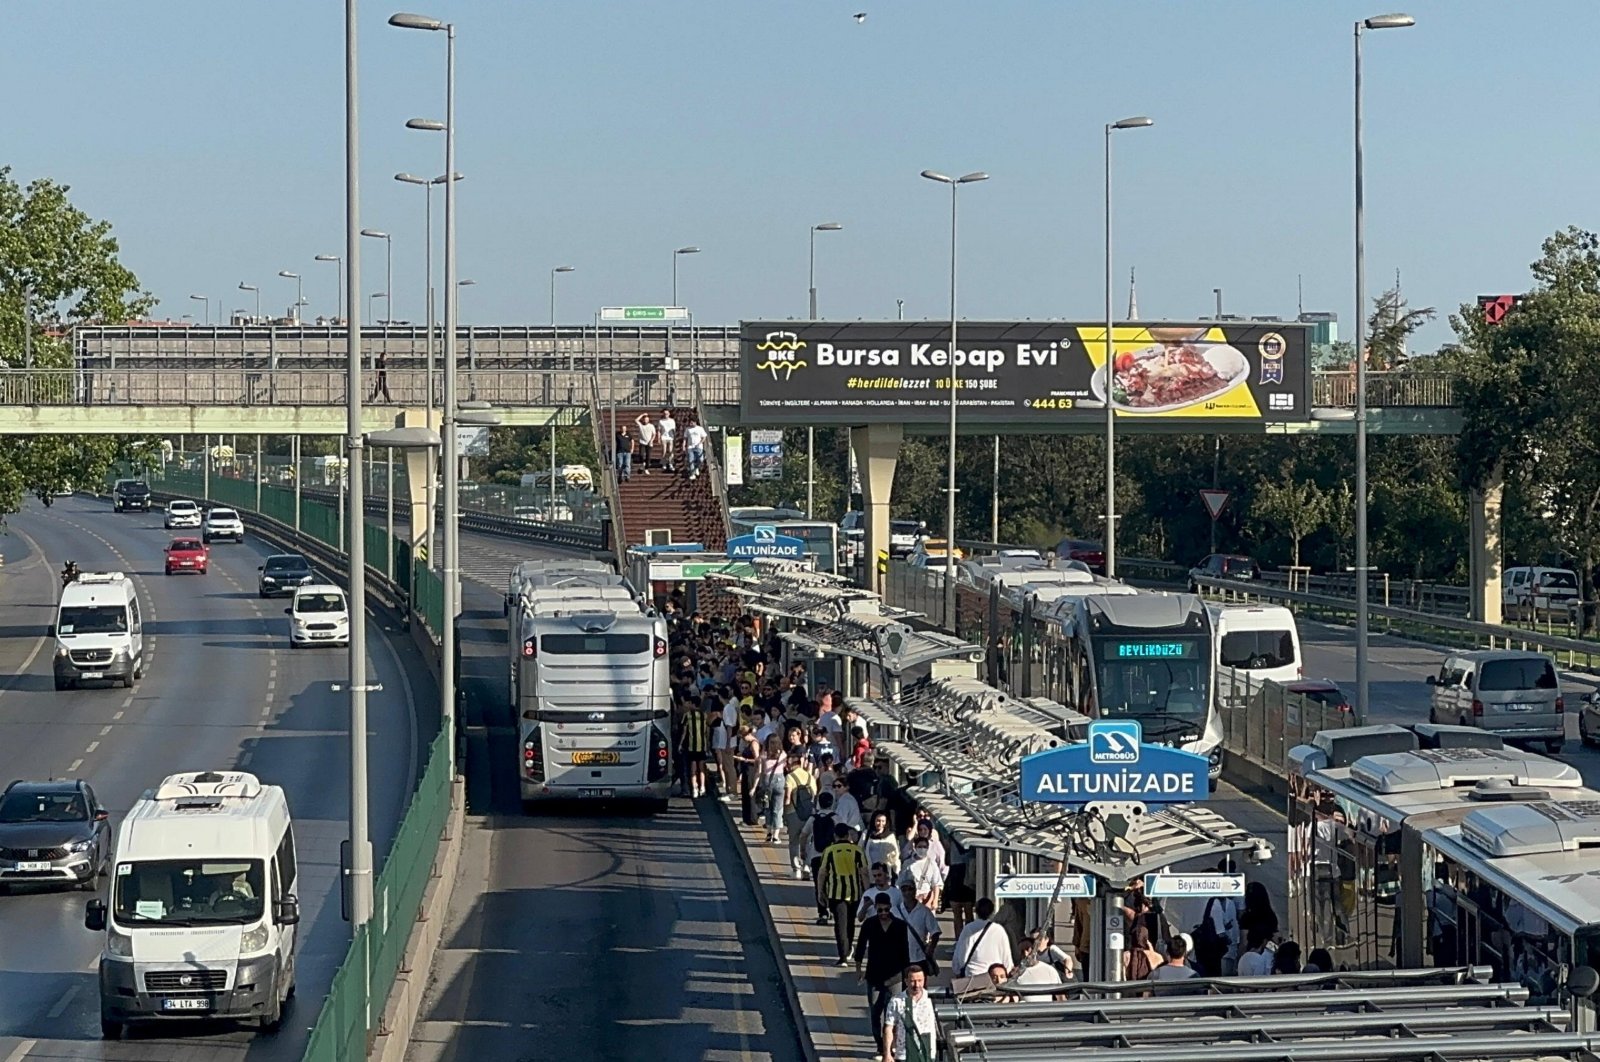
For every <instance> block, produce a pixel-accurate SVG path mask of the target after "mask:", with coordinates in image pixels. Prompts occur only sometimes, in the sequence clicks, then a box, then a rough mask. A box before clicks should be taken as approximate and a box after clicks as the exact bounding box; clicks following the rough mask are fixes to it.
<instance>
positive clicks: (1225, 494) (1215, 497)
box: [1200, 488, 1233, 520]
mask: <svg viewBox="0 0 1600 1062" xmlns="http://www.w3.org/2000/svg"><path fill="white" fill-rule="evenodd" d="M1231 497H1233V492H1232V491H1230V490H1212V489H1210V488H1206V489H1204V490H1202V491H1201V492H1200V500H1201V501H1203V502H1205V503H1206V512H1208V513H1210V514H1211V519H1213V520H1215V519H1216V518H1217V517H1219V516H1221V515H1222V510H1224V509H1226V508H1227V507H1228V499H1229V498H1231Z"/></svg>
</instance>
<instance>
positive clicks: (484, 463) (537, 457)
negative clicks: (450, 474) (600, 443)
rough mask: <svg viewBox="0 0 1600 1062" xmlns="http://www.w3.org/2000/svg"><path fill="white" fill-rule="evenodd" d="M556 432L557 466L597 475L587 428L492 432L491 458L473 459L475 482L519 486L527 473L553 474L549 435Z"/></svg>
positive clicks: (591, 433)
mask: <svg viewBox="0 0 1600 1062" xmlns="http://www.w3.org/2000/svg"><path fill="white" fill-rule="evenodd" d="M552 431H554V432H555V439H556V464H558V465H587V466H588V467H589V469H590V470H591V471H593V472H595V473H596V474H598V473H599V471H600V459H599V457H598V456H597V455H596V454H595V449H594V434H593V432H591V431H590V429H589V426H588V425H586V424H578V425H558V426H556V427H555V428H491V429H489V455H488V456H487V457H475V458H473V459H472V469H473V478H474V479H477V480H480V481H483V482H486V483H504V484H506V485H508V486H513V487H515V486H517V485H519V484H520V483H521V482H522V475H523V473H524V472H548V471H550V433H551V432H552Z"/></svg>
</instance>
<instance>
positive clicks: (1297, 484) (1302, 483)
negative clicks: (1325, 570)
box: [1250, 464, 1328, 567]
mask: <svg viewBox="0 0 1600 1062" xmlns="http://www.w3.org/2000/svg"><path fill="white" fill-rule="evenodd" d="M1250 512H1251V514H1252V515H1253V516H1255V518H1256V519H1258V520H1260V521H1261V522H1262V523H1264V524H1266V525H1267V526H1268V527H1269V528H1271V529H1273V530H1275V531H1277V532H1278V533H1279V534H1282V535H1286V536H1288V539H1289V545H1290V556H1291V560H1290V563H1291V564H1294V565H1295V566H1296V567H1298V566H1299V565H1300V543H1302V542H1304V541H1305V539H1306V536H1307V535H1309V534H1311V533H1312V532H1313V531H1316V530H1318V529H1320V528H1321V527H1322V526H1323V525H1324V524H1325V523H1327V515H1328V496H1327V495H1326V494H1324V493H1323V492H1322V489H1321V488H1320V487H1318V486H1317V484H1316V483H1315V482H1314V481H1313V480H1310V479H1305V478H1300V477H1297V476H1296V475H1295V470H1294V465H1292V464H1291V465H1286V466H1284V470H1283V474H1282V477H1281V478H1279V479H1273V480H1269V479H1263V480H1261V481H1260V482H1259V483H1258V484H1256V496H1255V501H1254V502H1253V503H1252V504H1251V506H1250Z"/></svg>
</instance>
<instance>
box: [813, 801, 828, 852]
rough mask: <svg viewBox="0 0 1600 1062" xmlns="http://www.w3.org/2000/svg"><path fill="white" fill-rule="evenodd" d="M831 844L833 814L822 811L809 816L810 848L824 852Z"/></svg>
mask: <svg viewBox="0 0 1600 1062" xmlns="http://www.w3.org/2000/svg"><path fill="white" fill-rule="evenodd" d="M832 843H833V812H831V811H823V812H819V813H818V814H816V815H813V816H811V847H813V848H815V849H816V850H817V851H819V852H821V851H824V850H825V849H826V848H827V847H828V846H829V845H830V844H832Z"/></svg>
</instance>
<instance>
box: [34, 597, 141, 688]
mask: <svg viewBox="0 0 1600 1062" xmlns="http://www.w3.org/2000/svg"><path fill="white" fill-rule="evenodd" d="M48 633H49V635H50V637H52V638H54V639H55V640H56V652H55V675H56V689H58V690H65V689H71V688H72V687H73V686H76V685H77V684H78V683H80V682H86V681H98V680H100V679H106V680H108V681H110V682H111V684H112V685H116V684H117V683H119V682H120V683H122V685H124V686H129V687H131V686H132V685H133V684H134V683H135V682H137V681H139V679H141V678H143V677H144V619H143V616H142V615H141V611H140V608H139V593H138V591H137V590H135V589H134V586H133V580H132V579H129V578H128V577H127V576H126V575H124V574H123V573H122V572H84V573H83V574H81V575H79V576H78V578H77V579H76V580H74V581H73V582H70V583H68V584H67V585H66V586H65V587H63V588H62V590H61V603H60V604H59V605H57V606H56V621H55V622H54V623H52V624H51V625H50V629H49V632H48Z"/></svg>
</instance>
